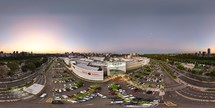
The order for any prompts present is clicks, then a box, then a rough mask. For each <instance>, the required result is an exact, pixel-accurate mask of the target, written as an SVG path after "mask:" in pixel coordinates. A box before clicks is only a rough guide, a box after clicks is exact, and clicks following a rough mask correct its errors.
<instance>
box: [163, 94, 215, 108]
mask: <svg viewBox="0 0 215 108" xmlns="http://www.w3.org/2000/svg"><path fill="white" fill-rule="evenodd" d="M164 101H171V102H173V103H176V104H177V105H178V107H182V108H184V107H188V108H203V107H205V106H207V108H214V105H215V103H211V102H199V101H193V100H189V99H186V98H184V97H182V96H180V95H177V93H176V92H175V91H168V92H166V93H165V95H164Z"/></svg>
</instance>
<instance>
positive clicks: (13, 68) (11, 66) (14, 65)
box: [7, 62, 19, 72]
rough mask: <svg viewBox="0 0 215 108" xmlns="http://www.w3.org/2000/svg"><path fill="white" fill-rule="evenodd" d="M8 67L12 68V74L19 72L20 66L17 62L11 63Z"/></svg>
mask: <svg viewBox="0 0 215 108" xmlns="http://www.w3.org/2000/svg"><path fill="white" fill-rule="evenodd" d="M7 66H8V67H9V68H10V70H11V71H12V72H15V71H17V70H19V64H18V63H16V62H9V63H8V64H7Z"/></svg>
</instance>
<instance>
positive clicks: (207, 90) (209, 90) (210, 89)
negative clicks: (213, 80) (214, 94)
mask: <svg viewBox="0 0 215 108" xmlns="http://www.w3.org/2000/svg"><path fill="white" fill-rule="evenodd" d="M206 91H215V89H207V90H206Z"/></svg>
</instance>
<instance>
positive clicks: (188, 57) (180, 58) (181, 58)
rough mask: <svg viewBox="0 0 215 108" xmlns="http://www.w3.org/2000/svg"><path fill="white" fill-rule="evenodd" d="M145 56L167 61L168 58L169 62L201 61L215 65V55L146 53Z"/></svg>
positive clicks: (201, 62)
mask: <svg viewBox="0 0 215 108" xmlns="http://www.w3.org/2000/svg"><path fill="white" fill-rule="evenodd" d="M144 56H146V57H149V58H153V59H157V60H162V61H166V60H167V59H168V61H169V63H174V61H177V62H184V63H194V64H196V63H199V64H206V65H215V57H198V56H196V55H194V54H177V55H176V54H145V55H144Z"/></svg>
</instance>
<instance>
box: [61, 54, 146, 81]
mask: <svg viewBox="0 0 215 108" xmlns="http://www.w3.org/2000/svg"><path fill="white" fill-rule="evenodd" d="M62 59H63V60H64V62H65V63H66V64H67V65H68V67H69V69H71V70H72V71H73V72H74V73H75V74H76V75H78V76H79V77H81V78H84V79H87V80H94V81H102V80H104V76H111V75H117V74H124V73H126V72H127V71H131V70H134V69H137V68H140V67H142V66H144V65H147V64H148V63H149V62H150V59H149V58H146V57H136V58H132V59H125V58H113V59H111V60H108V61H105V60H104V57H89V58H78V57H76V58H68V57H63V58H62Z"/></svg>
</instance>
